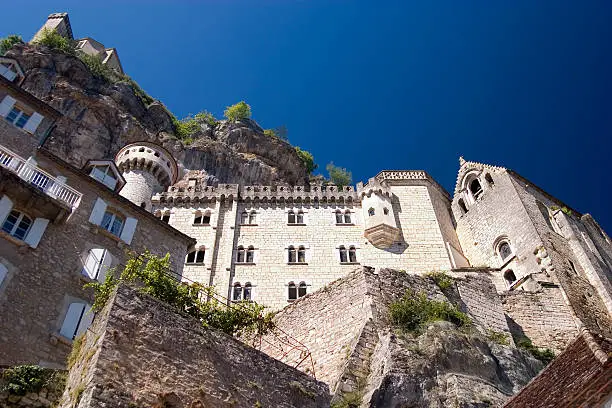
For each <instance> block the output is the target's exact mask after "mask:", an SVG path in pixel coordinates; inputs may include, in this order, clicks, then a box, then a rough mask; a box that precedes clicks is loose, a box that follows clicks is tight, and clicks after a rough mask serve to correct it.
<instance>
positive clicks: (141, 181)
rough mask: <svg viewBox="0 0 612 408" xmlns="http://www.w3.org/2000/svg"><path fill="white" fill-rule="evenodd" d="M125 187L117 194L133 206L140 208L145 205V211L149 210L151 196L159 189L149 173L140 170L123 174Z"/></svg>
mask: <svg viewBox="0 0 612 408" xmlns="http://www.w3.org/2000/svg"><path fill="white" fill-rule="evenodd" d="M123 178H124V179H125V185H124V186H123V188H122V189H121V191H120V192H119V194H120V195H121V196H123V197H125V198H127V199H128V200H130V201H131V202H133V203H134V204H136V205H138V206H140V205H141V204H142V203H145V207H144V208H145V209H147V210H150V209H151V196H152V195H153V192H154V191H157V190H159V189H160V188H161V187H160V186H159V183H158V182H157V179H156V178H155V177H154V176H153V175H152V174H151V173H149V172H147V171H142V170H130V171H126V172H125V173H123Z"/></svg>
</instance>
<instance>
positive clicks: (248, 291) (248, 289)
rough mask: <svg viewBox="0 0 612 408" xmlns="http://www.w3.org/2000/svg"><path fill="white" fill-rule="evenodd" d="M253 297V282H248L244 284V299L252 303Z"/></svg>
mask: <svg viewBox="0 0 612 408" xmlns="http://www.w3.org/2000/svg"><path fill="white" fill-rule="evenodd" d="M252 297H253V288H252V286H251V282H247V283H245V284H244V291H243V293H242V299H243V300H247V301H251V300H252Z"/></svg>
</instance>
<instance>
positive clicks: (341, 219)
mask: <svg viewBox="0 0 612 408" xmlns="http://www.w3.org/2000/svg"><path fill="white" fill-rule="evenodd" d="M351 222H352V221H351V212H350V210H346V211H345V212H344V213H342V211H340V210H336V224H351Z"/></svg>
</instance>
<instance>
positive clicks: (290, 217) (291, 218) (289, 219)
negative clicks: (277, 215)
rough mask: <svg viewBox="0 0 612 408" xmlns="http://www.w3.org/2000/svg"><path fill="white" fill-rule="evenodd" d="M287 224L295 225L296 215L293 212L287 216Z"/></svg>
mask: <svg viewBox="0 0 612 408" xmlns="http://www.w3.org/2000/svg"><path fill="white" fill-rule="evenodd" d="M287 223H289V224H295V213H294V212H293V210H289V213H288V214H287Z"/></svg>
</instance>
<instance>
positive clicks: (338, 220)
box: [336, 210, 342, 224]
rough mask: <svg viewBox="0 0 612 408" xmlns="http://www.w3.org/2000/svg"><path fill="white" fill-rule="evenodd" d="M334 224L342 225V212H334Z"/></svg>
mask: <svg viewBox="0 0 612 408" xmlns="http://www.w3.org/2000/svg"><path fill="white" fill-rule="evenodd" d="M336 224H342V212H341V211H340V210H337V211H336Z"/></svg>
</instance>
